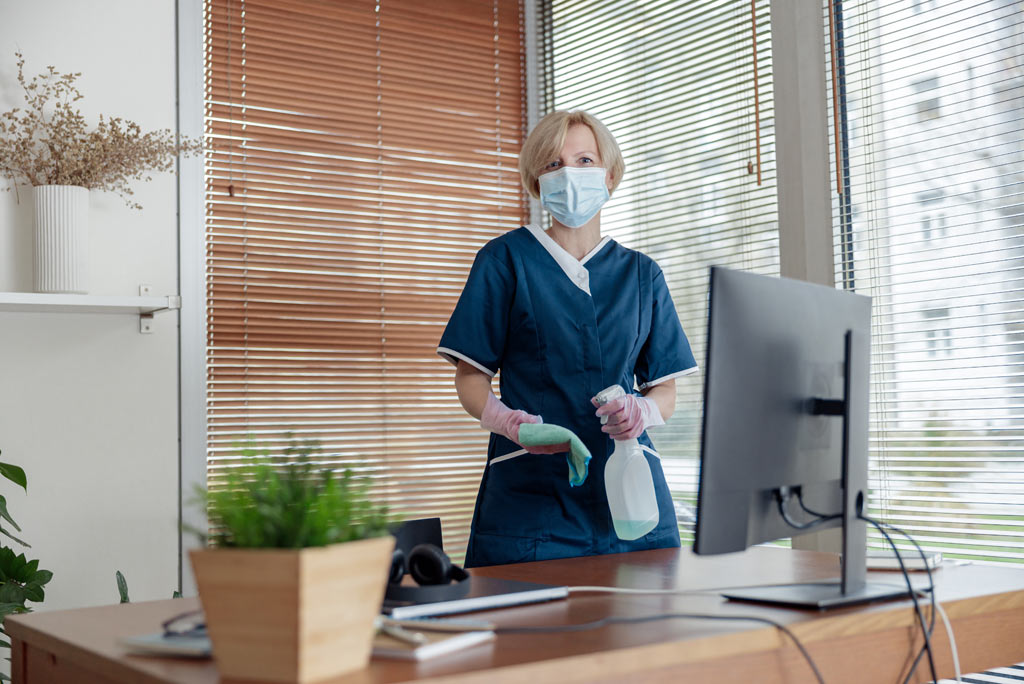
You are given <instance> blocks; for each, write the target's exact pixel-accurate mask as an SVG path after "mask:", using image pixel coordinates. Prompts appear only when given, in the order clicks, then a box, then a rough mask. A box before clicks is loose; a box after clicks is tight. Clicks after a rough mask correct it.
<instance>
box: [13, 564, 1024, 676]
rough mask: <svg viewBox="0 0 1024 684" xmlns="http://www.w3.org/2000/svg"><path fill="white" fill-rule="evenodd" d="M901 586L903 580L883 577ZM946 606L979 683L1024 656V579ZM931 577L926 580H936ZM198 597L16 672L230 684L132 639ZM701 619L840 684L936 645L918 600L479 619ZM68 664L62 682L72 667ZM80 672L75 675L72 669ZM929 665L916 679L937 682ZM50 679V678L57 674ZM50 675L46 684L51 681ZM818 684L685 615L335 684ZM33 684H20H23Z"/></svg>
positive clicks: (553, 570)
mask: <svg viewBox="0 0 1024 684" xmlns="http://www.w3.org/2000/svg"><path fill="white" fill-rule="evenodd" d="M473 572H474V573H475V574H479V575H490V576H497V577H506V578H510V579H522V580H529V581H535V582H545V583H549V584H566V585H569V586H581V585H598V586H617V587H632V588H645V589H680V590H707V589H715V588H722V587H734V586H741V585H751V584H772V583H783V582H800V581H816V580H819V581H820V580H823V579H826V578H830V577H832V576H834V575H835V574H836V573H837V572H838V562H837V560H836V556H835V555H833V554H825V553H818V552H812V551H791V550H788V549H780V548H767V547H758V548H753V549H749V550H747V551H745V552H744V553H742V554H729V555H725V556H710V557H708V556H705V557H701V556H695V555H693V554H692V552H690V551H689V550H688V549H661V550H655V551H640V552H635V553H626V554H615V555H609V556H593V557H586V558H571V559H563V560H557V561H543V562H537V563H523V564H518V565H508V566H496V567H490V568H478V569H476V570H474V571H473ZM870 575H871V578H872V579H875V580H884V581H890V582H899V581H900V580H901V576H900V575H899V574H898V573H870ZM934 575H935V582H936V587H937V591H938V594H937V595H938V598H939V600H940V601H941V602H942V604H943V606H944V608H945V609H946V612H947V614H948V616H949V619H950V620H951V622H952V623H953V627H954V630H955V634H956V638H957V646H958V651H959V654H960V661H961V667H962V669H963V671H965V672H971V671H980V670H984V669H987V668H990V667H997V666H1002V665H1008V664H1010V663H1015V662H1020V661H1022V660H1024V569H1016V568H1006V567H994V566H980V565H959V566H958V565H952V564H949V563H948V562H947V564H945V565H944V566H942V567H941V568H940V569H939V570H937V571H936V572H935V573H934ZM920 577H922V578H923V575H920ZM195 605H196V600H195V599H174V600H166V601H153V602H147V603H138V604H126V605H115V606H104V607H99V608H83V609H78V610H68V611H51V612H39V613H33V614H29V615H19V616H12V617H10V618H8V621H7V631H8V633H9V634H10V636H11V637H12V639H13V640H14V644H13V648H14V661H15V662H14V665H15V674H16V675H17V674H18V673H19V669H18V668H20V667H27V670H26V672H25V675H26V677H25V678H24V680H22V681H23V684H33V683H34V682H37V681H64V680H63V679H61V678H60V676H61V675H60V673H61V672H65V671H67V672H75V673H76V679H77V680H78V681H82V682H83V683H84V682H89V684H92V682H97V683H98V682H125V683H128V682H133V683H143V684H167V683H169V682H188V683H193V682H194V683H196V684H213V683H214V682H219V681H220V680H219V678H218V675H217V672H216V668H215V666H214V665H213V663H212V662H211V661H185V660H175V659H169V658H152V657H143V656H132V655H127V654H126V653H125V650H124V649H123V648H122V647H120V646H118V645H117V639H118V638H119V637H121V636H126V635H131V634H139V633H145V632H152V631H155V630H156V629H157V628H158V625H159V623H160V621H161V620H163V619H165V618H167V617H170V616H171V615H175V614H177V613H180V612H183V611H184V610H187V609H189V608H191V607H193V606H195ZM667 612H687V613H710V614H716V615H731V616H754V617H761V618H768V619H771V620H774V621H776V622H779V623H782V624H785V625H787V626H788V627H789V628H790V629H791V630H792V631H793V632H794V633H795V634H796V635H797V637H798V638H799V639H800V640H801V641H802V642H803V644H804V645H805V646H806V647H807V648H808V650H809V651H810V653H811V655H812V656H813V658H814V660H815V662H816V663H817V665H818V667H819V669H820V670H821V672H822V674H823V676H824V679H825V681H826V682H828V683H829V684H835V683H837V682H855V683H856V684H868V683H871V684H874V683H875V682H897V681H900V680H901V679H902V676H903V674H904V673H905V667H906V665H907V662H908V656H910V657H911V658H912V655H911V654H913V653H916V649H917V648H918V647H919V645H920V634H919V630H918V629H917V628H916V622H915V620H916V619H915V616H914V613H913V608H912V606H911V603H910V601H909V600H903V601H890V602H883V603H874V604H869V605H866V606H860V607H851V608H841V609H836V610H830V611H827V612H818V611H805V610H797V609H786V608H771V607H765V606H758V605H752V604H745V603H733V602H728V601H725V600H723V599H721V598H720V597H719V596H718V595H717V594H714V593H708V594H700V595H675V596H671V595H609V594H573V595H572V596H570V598H569V599H567V600H561V601H554V602H549V603H543V604H535V605H529V606H518V607H514V608H505V609H501V610H496V611H487V612H482V613H478V614H477V615H480V616H482V617H483V616H486V617H487V619H489V620H492V621H494V622H496V623H497V624H498V625H499V626H501V627H512V626H526V625H564V624H575V623H582V622H589V621H592V620H597V619H600V618H603V617H607V616H610V615H615V616H642V615H651V614H655V613H667ZM933 641H934V645H935V651H936V665H937V667H938V668H939V670H940V672H939V675H940V676H951V674H952V662H951V659H950V656H949V653H950V651H949V645H948V641H947V640H946V637H945V632H944V630H943V629H942V626H941V621H937V625H936V632H935V636H934V637H933ZM62 667H63V668H65V669H64V670H62V669H61V668H62ZM68 668H70V669H68ZM927 671H928V668H927V662H926V661H925V662H922V666H920V667H919V669H918V672H919V675H920V676H919V677H917V678H916V679H915V680H914V681H918V682H924V681H927V680H929V679H930V677H929V676H927V675H926V673H927ZM46 673H49V674H48V675H46ZM40 675H43V677H42V678H40ZM684 678H685V681H698V682H701V681H715V682H730V681H735V682H750V681H757V682H767V683H770V682H780V683H781V682H805V681H814V677H813V674H812V673H811V671H810V669H809V667H808V665H807V663H806V661H805V660H804V659H803V657H802V656H801V655H800V653H799V651H798V650H797V649H796V648H795V647H794V646H793V644H792V642H790V641H789V640H788V639H787V638H786V637H785V636H783V635H782V634H781V633H780V632H779V631H778V630H776V629H775V628H773V627H769V626H765V625H763V624H759V623H756V622H747V621H736V622H733V621H729V622H726V621H718V620H699V619H671V620H661V621H656V622H647V623H639V624H630V625H611V626H607V627H603V628H600V629H595V630H589V631H582V632H568V633H553V634H551V633H549V634H541V635H536V634H533V635H500V636H499V637H498V638H497V639H496V640H495V641H493V642H491V643H489V644H484V645H481V646H477V647H474V648H471V649H467V650H465V651H462V652H458V653H453V654H451V655H448V656H442V657H440V658H437V659H434V660H430V661H427V662H424V663H419V664H415V663H406V662H400V661H386V660H379V661H378V660H375V661H372V663H371V665H370V667H368V668H366V669H365V670H362V671H360V672H356V673H353V674H351V675H347V676H345V677H341V678H338V679H335V680H331V682H332V684H386V683H390V682H403V681H410V680H417V681H423V680H427V681H441V680H443V681H455V682H466V683H468V682H486V684H503V683H505V682H508V683H512V682H516V683H517V684H518V683H520V682H527V681H534V682H541V681H558V682H560V683H568V682H582V681H605V682H621V681H626V680H633V681H637V680H643V681H684ZM16 681H18V680H16Z"/></svg>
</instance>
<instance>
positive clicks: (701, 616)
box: [494, 613, 825, 684]
mask: <svg viewBox="0 0 1024 684" xmlns="http://www.w3.org/2000/svg"><path fill="white" fill-rule="evenodd" d="M674 619H679V620H693V619H696V620H729V621H733V622H739V621H745V622H761V623H764V624H767V625H771V626H772V627H775V628H776V629H778V630H779V631H780V632H782V633H783V634H785V635H786V636H788V637H789V638H790V640H792V642H793V643H794V644H796V647H797V648H798V649H800V653H801V654H802V655H803V657H804V659H805V660H806V661H807V664H808V665H810V667H811V670H813V671H814V676H815V678H816V679H817V680H818V684H825V680H824V678H822V676H821V672H820V671H819V670H818V666H817V665H816V664H815V663H814V659H813V658H811V654H810V653H808V652H807V649H806V648H804V645H803V644H802V643H800V640H799V639H797V638H796V635H795V634H793V632H791V631H790V630H789V628H787V627H786V626H785V625H783V624H780V623H778V622H775V621H774V620H769V619H767V618H761V617H749V616H743V615H709V614H707V613H658V614H655V615H642V616H639V617H607V618H602V619H600V620H594V621H593V622H582V623H579V624H576V625H550V626H535V627H496V628H495V629H494V633H495V634H540V633H544V632H582V631H584V630H588V629H598V628H600V627H605V626H607V625H617V624H635V623H639V622H653V621H655V620H674Z"/></svg>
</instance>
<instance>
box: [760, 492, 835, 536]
mask: <svg viewBox="0 0 1024 684" xmlns="http://www.w3.org/2000/svg"><path fill="white" fill-rule="evenodd" d="M796 492H797V500H798V501H799V502H800V508H803V509H804V511H805V512H806V513H810V514H811V515H815V516H817V517H818V519H817V520H811V521H809V522H805V523H800V522H797V521H796V520H793V519H792V518H790V517H789V513H788V512H787V511H786V502H787V501H789V499H790V498H791V497H792V496H793V495H792V494H791V493H788V492H787V493H783V492H782V491H781V490H778V489H776V490H775V502H776V503H777V504H778V506H779V515H781V516H782V519H783V520H785V521H786V524H787V525H789V526H790V527H792V528H794V529H797V530H810V529H813V528H815V527H817V526H818V525H823V524H825V523H826V522H828V521H829V520H835V519H836V518H841V517H842V516H841V515H818V514H817V513H812V512H811V511H808V510H807V509H806V508H804V500H803V497H802V496H801V495H800V489H799V488H797V490H796Z"/></svg>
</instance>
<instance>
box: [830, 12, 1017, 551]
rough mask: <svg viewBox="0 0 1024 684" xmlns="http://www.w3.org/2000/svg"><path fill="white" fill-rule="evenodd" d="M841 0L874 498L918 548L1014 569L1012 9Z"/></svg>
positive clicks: (850, 262)
mask: <svg viewBox="0 0 1024 684" xmlns="http://www.w3.org/2000/svg"><path fill="white" fill-rule="evenodd" d="M841 8H842V18H843V25H842V34H841V44H842V48H843V55H844V62H845V64H844V65H843V66H844V68H843V70H842V71H841V72H840V73H841V79H842V85H843V89H844V90H845V92H846V93H847V94H848V97H847V99H846V100H845V102H844V107H843V113H846V114H847V116H848V117H849V118H850V119H852V120H856V121H857V122H858V125H857V130H858V132H859V135H858V136H857V137H848V138H841V139H840V143H841V144H840V145H838V147H840V149H842V148H843V147H844V145H843V144H842V143H846V144H848V150H849V153H848V158H847V159H846V162H847V164H846V166H847V168H848V175H847V177H846V182H847V183H848V187H849V188H850V190H849V195H848V197H846V201H848V202H850V203H851V204H852V205H853V206H854V207H856V208H857V209H858V210H857V211H856V212H855V213H854V214H853V216H854V218H853V219H852V224H853V225H852V229H853V231H854V233H855V234H856V235H857V236H858V238H857V240H858V243H859V246H858V249H857V250H855V251H854V252H853V253H852V258H851V256H850V253H848V252H845V251H844V250H843V249H842V245H841V240H840V236H841V235H842V234H843V231H844V230H849V229H850V228H851V226H844V225H843V218H842V216H839V215H838V214H837V216H836V219H835V233H836V272H837V273H842V272H853V273H854V274H855V275H856V278H855V280H854V282H855V283H856V290H857V291H858V292H861V293H863V294H868V295H871V296H872V298H873V301H874V320H873V326H874V327H873V345H872V355H873V358H872V415H871V466H872V468H871V485H872V488H873V491H872V496H871V501H872V507H873V509H874V513H875V514H877V515H880V517H882V518H884V519H885V520H888V521H890V522H892V523H893V524H895V525H897V526H899V527H901V528H903V529H905V530H907V531H908V532H910V533H911V534H913V535H914V536H915V538H916V539H917V540H918V541H920V542H921V543H922V545H923V546H925V547H926V548H931V549H934V550H938V551H942V552H944V553H945V554H947V555H949V556H954V557H961V558H970V559H974V560H990V561H1016V562H1021V561H1024V551H1022V549H1024V513H1022V508H1021V502H1022V501H1024V459H1022V457H1021V453H1022V450H1021V443H1022V439H1024V408H1022V407H1024V401H1022V390H1021V387H1022V386H1024V382H1022V380H1024V361H1022V359H1024V356H1022V353H1024V326H1022V325H1021V323H1020V321H1021V320H1022V314H1024V305H1022V302H1024V243H1022V242H1021V234H1022V227H1024V219H1022V214H1021V212H1020V205H1021V198H1022V196H1024V195H1022V192H1024V180H1022V178H1021V175H1020V168H1021V161H1022V160H1024V98H1022V97H1021V89H1020V83H1021V66H1020V65H1021V64H1022V58H1024V15H1021V13H1020V11H1019V8H1018V7H1015V6H1014V5H1013V4H1012V3H1005V2H997V1H985V0H982V1H981V2H978V1H976V0H948V1H946V2H942V3H919V2H915V3H914V4H913V8H914V9H913V11H910V7H909V6H908V5H907V4H906V3H905V2H902V1H901V0H889V1H883V2H878V1H877V0H844V1H843V2H842V3H841ZM922 8H927V9H928V10H929V11H928V12H922V13H918V12H919V10H920V9H922ZM921 74H929V75H928V76H925V77H923V78H922V77H921V76H920V75H921ZM908 83H910V84H911V87H910V88H907V84H908ZM939 100H941V101H942V103H943V111H942V117H941V118H937V117H938V102H939ZM933 103H934V104H933ZM907 111H913V112H915V114H914V115H911V116H906V115H903V114H902V113H903V112H907ZM841 135H842V133H841ZM939 237H942V238H943V239H942V240H937V238H939Z"/></svg>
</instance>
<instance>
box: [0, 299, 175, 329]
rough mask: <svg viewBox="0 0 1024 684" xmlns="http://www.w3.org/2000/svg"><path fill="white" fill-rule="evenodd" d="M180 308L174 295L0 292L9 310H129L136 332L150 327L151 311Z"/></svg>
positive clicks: (1, 305) (2, 305) (2, 307)
mask: <svg viewBox="0 0 1024 684" xmlns="http://www.w3.org/2000/svg"><path fill="white" fill-rule="evenodd" d="M180 308H181V297H180V296H178V295H165V296H161V297H152V296H139V297H133V296H127V297H120V296H107V295H81V294H39V293H35V292H0V311H5V312H10V313H98V314H133V315H136V316H138V317H139V332H140V333H149V332H152V331H153V328H152V325H153V314H155V313H159V312H161V311H170V310H172V309H180Z"/></svg>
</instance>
